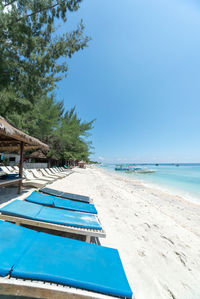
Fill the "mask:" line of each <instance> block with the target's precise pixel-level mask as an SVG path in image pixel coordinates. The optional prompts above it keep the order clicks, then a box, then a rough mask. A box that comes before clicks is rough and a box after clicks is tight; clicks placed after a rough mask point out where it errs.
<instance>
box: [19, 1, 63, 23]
mask: <svg viewBox="0 0 200 299" xmlns="http://www.w3.org/2000/svg"><path fill="white" fill-rule="evenodd" d="M63 2H64V0H63ZM58 5H60V3H58V2H57V3H55V4H54V5H51V6H49V7H44V8H42V9H40V10H38V11H34V12H32V13H31V14H29V15H25V16H23V17H21V18H19V19H17V20H16V22H19V21H21V20H23V19H24V18H25V19H26V18H28V17H32V16H34V15H36V14H37V13H40V12H42V11H45V10H49V9H52V8H54V7H56V6H58Z"/></svg>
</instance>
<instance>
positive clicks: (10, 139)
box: [0, 116, 48, 152]
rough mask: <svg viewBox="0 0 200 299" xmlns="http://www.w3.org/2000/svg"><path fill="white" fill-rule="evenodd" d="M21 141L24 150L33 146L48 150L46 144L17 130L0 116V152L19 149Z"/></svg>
mask: <svg viewBox="0 0 200 299" xmlns="http://www.w3.org/2000/svg"><path fill="white" fill-rule="evenodd" d="M21 142H23V144H24V149H25V150H29V149H34V148H36V149H37V148H42V149H45V150H48V145H46V144H44V143H43V142H41V141H39V140H38V139H36V138H34V137H31V136H29V135H27V134H25V133H24V132H22V131H20V130H18V129H17V128H16V127H15V126H14V125H12V124H11V123H9V122H8V121H7V120H5V119H4V118H3V117H1V116H0V152H3V151H10V152H13V151H15V150H19V148H20V144H21Z"/></svg>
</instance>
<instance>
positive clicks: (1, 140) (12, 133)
mask: <svg viewBox="0 0 200 299" xmlns="http://www.w3.org/2000/svg"><path fill="white" fill-rule="evenodd" d="M34 148H35V149H37V148H41V149H44V150H46V151H47V150H48V149H49V147H48V145H46V144H44V143H43V142H41V141H39V140H38V139H36V138H34V137H31V136H29V135H27V134H25V133H24V132H22V131H20V130H18V129H17V128H16V127H15V126H14V125H12V124H11V123H10V122H8V121H7V120H5V119H4V118H3V117H1V116H0V152H5V151H6V152H13V151H16V150H17V151H20V163H19V179H17V180H11V182H10V181H8V182H3V183H1V187H4V186H6V185H8V184H9V185H11V184H15V183H19V185H18V192H19V193H20V192H21V190H22V170H23V151H24V149H25V150H29V149H34Z"/></svg>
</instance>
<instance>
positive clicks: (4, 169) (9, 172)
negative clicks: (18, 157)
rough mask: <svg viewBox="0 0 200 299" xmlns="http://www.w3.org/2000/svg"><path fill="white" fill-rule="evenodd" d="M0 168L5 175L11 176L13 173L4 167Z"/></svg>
mask: <svg viewBox="0 0 200 299" xmlns="http://www.w3.org/2000/svg"><path fill="white" fill-rule="evenodd" d="M0 168H1V169H2V170H3V172H5V173H7V174H13V172H12V171H10V170H9V169H8V168H7V167H6V166H0Z"/></svg>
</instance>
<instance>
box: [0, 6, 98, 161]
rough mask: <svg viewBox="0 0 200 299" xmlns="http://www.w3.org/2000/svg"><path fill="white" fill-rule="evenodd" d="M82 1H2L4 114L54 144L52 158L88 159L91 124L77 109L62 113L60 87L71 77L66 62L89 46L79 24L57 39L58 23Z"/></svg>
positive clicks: (0, 95) (0, 98) (0, 93)
mask: <svg viewBox="0 0 200 299" xmlns="http://www.w3.org/2000/svg"><path fill="white" fill-rule="evenodd" d="M81 2H82V0H65V1H63V0H57V1H55V0H16V1H14V0H7V1H1V2H0V104H1V105H0V115H2V116H4V117H5V118H7V119H8V120H10V121H12V122H13V123H14V124H15V125H16V126H17V127H18V128H21V129H23V130H24V131H25V132H27V133H29V134H31V135H33V136H35V137H37V138H39V139H41V140H42V141H44V142H46V143H48V144H49V145H50V147H51V148H50V152H49V153H48V155H49V156H51V155H56V156H57V157H58V158H60V159H63V160H67V159H70V158H71V159H84V160H88V156H89V151H90V146H91V145H90V143H89V142H87V141H86V140H87V137H88V136H89V133H88V132H89V131H90V130H91V129H92V126H93V121H91V122H88V123H87V122H83V121H82V120H81V119H79V118H78V116H77V113H76V112H75V108H73V109H71V110H70V111H67V112H64V107H63V102H62V101H56V100H55V96H54V93H53V92H54V90H55V88H56V83H57V82H58V81H59V80H61V79H62V78H63V76H66V75H67V71H68V67H67V61H68V59H70V58H71V57H72V55H73V54H74V53H76V52H77V51H79V50H81V49H84V48H85V47H87V44H88V41H89V38H88V37H87V36H84V33H83V32H84V26H83V23H82V21H81V23H80V24H79V25H78V26H77V28H76V29H74V30H73V31H71V32H67V33H64V34H62V35H59V36H58V35H56V27H55V20H56V19H57V20H59V21H62V22H66V20H67V14H68V13H69V12H74V11H76V10H77V9H78V8H79V4H80V3H81Z"/></svg>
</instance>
